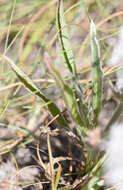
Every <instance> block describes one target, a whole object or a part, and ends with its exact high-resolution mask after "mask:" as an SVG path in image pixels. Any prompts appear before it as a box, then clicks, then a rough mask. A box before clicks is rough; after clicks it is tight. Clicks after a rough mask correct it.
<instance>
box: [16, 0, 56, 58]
mask: <svg viewBox="0 0 123 190" xmlns="http://www.w3.org/2000/svg"><path fill="white" fill-rule="evenodd" d="M56 2H57V0H52V1H50V2H49V3H47V4H46V5H44V6H43V7H41V9H40V10H39V11H38V12H37V13H36V14H35V15H34V16H33V17H32V18H31V20H30V22H29V24H28V25H27V26H26V28H25V30H24V32H23V35H22V38H21V41H20V47H19V51H18V56H19V60H21V57H22V51H23V46H24V42H25V40H26V37H27V34H28V32H29V30H30V28H31V26H32V24H33V23H34V22H35V21H36V20H37V19H38V18H39V17H40V16H41V15H42V14H43V13H44V12H45V11H46V10H47V9H48V8H49V7H51V6H52V5H54V4H55V3H56Z"/></svg>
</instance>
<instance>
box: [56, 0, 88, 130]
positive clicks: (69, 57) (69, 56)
mask: <svg viewBox="0 0 123 190" xmlns="http://www.w3.org/2000/svg"><path fill="white" fill-rule="evenodd" d="M56 20H57V26H58V32H59V41H60V43H61V48H62V51H63V55H64V59H65V63H66V65H67V67H68V69H69V71H70V72H71V74H72V85H73V91H74V92H75V96H76V98H77V99H79V102H78V103H77V105H78V108H79V113H80V115H81V117H82V118H83V121H84V125H85V126H86V127H88V126H89V121H88V118H87V114H86V113H87V112H86V111H87V110H86V107H85V105H84V104H85V103H84V96H83V92H82V90H81V88H80V86H79V84H78V82H77V73H76V66H75V61H74V56H73V52H72V49H71V44H70V39H69V34H68V30H67V27H66V23H65V18H64V8H63V1H62V0H59V2H58V9H57V15H56Z"/></svg>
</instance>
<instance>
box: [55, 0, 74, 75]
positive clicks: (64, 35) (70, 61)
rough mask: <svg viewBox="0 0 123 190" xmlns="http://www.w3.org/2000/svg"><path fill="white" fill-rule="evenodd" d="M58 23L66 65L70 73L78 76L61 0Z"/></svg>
mask: <svg viewBox="0 0 123 190" xmlns="http://www.w3.org/2000/svg"><path fill="white" fill-rule="evenodd" d="M56 21H57V27H58V32H59V40H60V43H61V47H62V51H63V55H64V58H65V63H66V65H67V67H68V69H69V71H70V72H71V73H72V74H73V75H74V76H76V68H75V63H74V57H73V52H72V49H71V44H70V40H69V35H68V30H67V27H66V23H65V19H64V8H63V1H62V0H59V2H58V9H57V15H56Z"/></svg>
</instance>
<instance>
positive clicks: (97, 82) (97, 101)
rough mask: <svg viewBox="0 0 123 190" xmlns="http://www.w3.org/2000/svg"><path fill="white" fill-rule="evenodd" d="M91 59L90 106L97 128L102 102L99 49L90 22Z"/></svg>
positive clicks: (94, 31) (93, 25) (93, 26)
mask: <svg viewBox="0 0 123 190" xmlns="http://www.w3.org/2000/svg"><path fill="white" fill-rule="evenodd" d="M90 34H91V59H92V91H93V94H92V105H93V111H94V125H95V126H97V123H98V116H99V113H100V111H101V102H102V70H101V62H100V49H99V44H98V41H97V38H96V27H95V24H94V22H93V21H92V20H91V24H90Z"/></svg>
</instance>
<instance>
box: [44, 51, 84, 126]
mask: <svg viewBox="0 0 123 190" xmlns="http://www.w3.org/2000/svg"><path fill="white" fill-rule="evenodd" d="M45 62H46V63H47V65H48V67H49V70H50V71H51V73H52V74H53V77H54V79H55V81H56V83H57V86H58V88H59V89H60V91H61V94H62V96H63V99H64V102H65V105H66V107H67V108H68V109H69V111H70V113H71V114H72V116H73V118H74V119H75V121H76V122H77V123H78V124H79V125H80V126H83V127H84V122H83V121H82V119H81V117H80V114H79V111H78V106H77V101H76V99H75V97H74V94H73V90H72V89H71V88H70V87H69V86H68V85H67V84H66V83H65V82H64V80H63V79H62V77H61V75H60V73H59V72H58V71H57V70H56V69H55V68H54V67H53V65H52V64H51V59H50V57H49V55H48V54H47V53H45Z"/></svg>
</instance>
